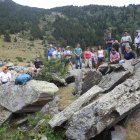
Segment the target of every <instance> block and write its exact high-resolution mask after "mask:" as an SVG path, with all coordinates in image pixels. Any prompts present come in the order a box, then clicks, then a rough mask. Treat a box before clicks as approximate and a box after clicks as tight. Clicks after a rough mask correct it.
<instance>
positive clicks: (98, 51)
mask: <svg viewBox="0 0 140 140" xmlns="http://www.w3.org/2000/svg"><path fill="white" fill-rule="evenodd" d="M105 43H106V50H107V60H106V50H103V48H102V46H101V45H98V46H97V47H96V48H94V47H92V48H86V50H85V51H84V52H83V51H82V48H81V46H80V44H79V43H77V44H76V46H75V48H74V49H73V50H72V47H70V46H67V47H66V48H57V47H53V45H52V44H50V45H49V47H48V48H47V52H46V54H47V58H48V61H49V60H51V59H60V60H61V61H64V62H65V63H68V64H70V66H71V68H72V69H74V68H75V69H78V68H80V69H82V67H83V60H82V58H84V65H85V67H89V68H91V69H95V70H97V69H98V66H99V65H101V64H102V63H104V62H106V61H107V62H108V65H109V64H116V63H120V64H122V63H125V60H130V59H132V60H134V59H135V53H134V50H135V52H136V56H137V58H138V57H139V56H140V33H138V32H137V33H136V35H135V39H134V42H132V39H131V36H130V35H129V34H128V33H127V32H126V31H125V32H124V34H123V37H122V38H121V41H120V43H119V41H118V40H115V39H114V38H113V37H112V36H111V33H109V34H108V37H107V38H106V39H105ZM132 43H134V44H133V45H132ZM131 46H132V47H131ZM74 60H75V64H73V62H74ZM41 65H42V62H41V60H40V58H36V59H35V61H34V64H33V66H32V69H31V71H30V73H20V74H19V75H18V76H17V77H16V79H15V84H16V85H25V84H26V83H27V82H28V81H29V80H31V79H32V78H33V77H35V76H36V75H37V74H38V73H39V71H40V68H41ZM12 70H13V68H12V67H7V66H6V65H3V67H2V71H1V72H0V85H2V84H6V83H8V82H10V81H11V78H12V72H11V71H12Z"/></svg>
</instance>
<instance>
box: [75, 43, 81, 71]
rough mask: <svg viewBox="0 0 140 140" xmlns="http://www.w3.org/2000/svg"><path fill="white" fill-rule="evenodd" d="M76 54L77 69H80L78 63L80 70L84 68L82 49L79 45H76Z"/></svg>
mask: <svg viewBox="0 0 140 140" xmlns="http://www.w3.org/2000/svg"><path fill="white" fill-rule="evenodd" d="M74 54H75V68H76V69H78V63H79V65H80V69H81V68H82V57H81V56H82V49H81V47H80V44H79V43H78V44H77V45H76V48H75V49H74Z"/></svg>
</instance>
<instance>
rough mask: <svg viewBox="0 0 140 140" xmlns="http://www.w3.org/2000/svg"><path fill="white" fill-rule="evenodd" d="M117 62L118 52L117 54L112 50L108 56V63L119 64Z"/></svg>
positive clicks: (118, 58) (118, 59)
mask: <svg viewBox="0 0 140 140" xmlns="http://www.w3.org/2000/svg"><path fill="white" fill-rule="evenodd" d="M119 61H120V54H119V52H117V51H116V50H115V48H112V50H111V54H110V63H112V64H116V63H119Z"/></svg>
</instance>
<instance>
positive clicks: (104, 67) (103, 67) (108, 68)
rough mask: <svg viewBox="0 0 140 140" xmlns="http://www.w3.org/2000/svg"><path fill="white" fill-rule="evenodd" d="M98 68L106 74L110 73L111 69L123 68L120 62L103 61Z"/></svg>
mask: <svg viewBox="0 0 140 140" xmlns="http://www.w3.org/2000/svg"><path fill="white" fill-rule="evenodd" d="M98 70H99V71H100V72H101V73H102V74H103V75H106V74H107V73H111V72H112V71H119V70H124V68H123V66H122V65H120V64H110V65H108V64H107V63H104V64H102V65H100V66H99V68H98Z"/></svg>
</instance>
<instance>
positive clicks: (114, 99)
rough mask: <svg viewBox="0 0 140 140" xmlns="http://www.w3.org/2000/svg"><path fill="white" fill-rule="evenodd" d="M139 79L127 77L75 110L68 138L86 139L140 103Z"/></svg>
mask: <svg viewBox="0 0 140 140" xmlns="http://www.w3.org/2000/svg"><path fill="white" fill-rule="evenodd" d="M139 87H140V81H139V80H137V79H134V80H132V79H127V80H126V81H125V82H124V83H122V84H120V85H118V86H117V87H115V88H114V89H113V90H112V91H111V92H109V93H108V94H105V95H103V96H101V97H100V98H98V99H97V100H96V101H94V102H92V103H90V104H89V105H87V106H85V107H83V108H82V109H80V110H79V111H77V112H75V113H74V115H73V116H72V117H71V119H70V122H69V123H68V128H67V131H66V136H67V138H68V139H69V140H88V139H90V138H92V137H95V136H96V135H98V134H100V133H101V132H102V131H103V130H105V129H106V128H110V127H112V126H114V125H115V124H116V123H117V122H119V121H120V120H122V119H123V118H124V117H125V116H126V115H128V113H129V111H130V110H133V109H135V108H136V107H137V106H138V105H140V88H139Z"/></svg>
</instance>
